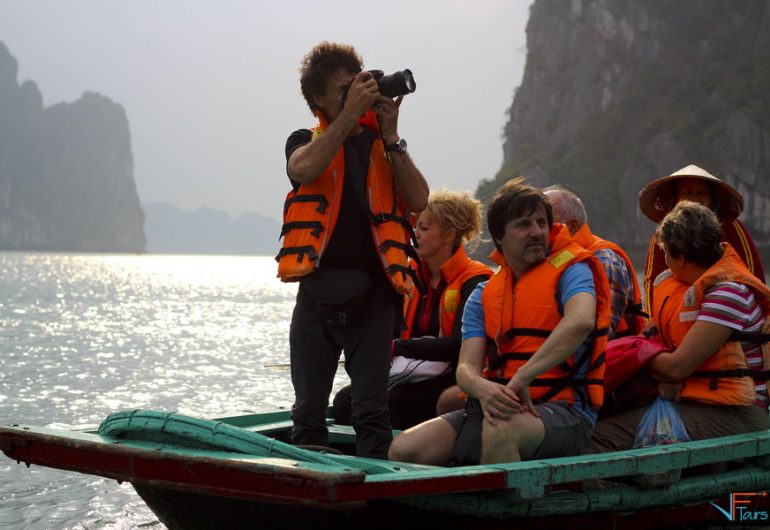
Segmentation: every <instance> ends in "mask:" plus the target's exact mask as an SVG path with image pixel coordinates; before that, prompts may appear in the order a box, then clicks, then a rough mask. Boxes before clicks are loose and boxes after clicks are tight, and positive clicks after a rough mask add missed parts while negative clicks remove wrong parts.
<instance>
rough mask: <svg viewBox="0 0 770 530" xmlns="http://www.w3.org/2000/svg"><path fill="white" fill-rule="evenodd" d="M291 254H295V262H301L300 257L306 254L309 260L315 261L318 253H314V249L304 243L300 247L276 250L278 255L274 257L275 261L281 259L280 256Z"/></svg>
mask: <svg viewBox="0 0 770 530" xmlns="http://www.w3.org/2000/svg"><path fill="white" fill-rule="evenodd" d="M291 254H297V263H302V259H303V258H304V257H305V256H307V257H308V259H310V261H315V260H317V259H318V254H317V253H316V251H315V249H314V248H313V247H312V246H310V245H305V246H302V247H284V248H282V249H281V250H280V252H278V255H277V256H276V257H275V261H281V258H283V257H284V256H289V255H291Z"/></svg>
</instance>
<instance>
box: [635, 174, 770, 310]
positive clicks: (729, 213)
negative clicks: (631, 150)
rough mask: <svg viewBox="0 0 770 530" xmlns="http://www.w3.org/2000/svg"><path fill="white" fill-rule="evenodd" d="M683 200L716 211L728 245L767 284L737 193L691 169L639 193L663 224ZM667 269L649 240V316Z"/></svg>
mask: <svg viewBox="0 0 770 530" xmlns="http://www.w3.org/2000/svg"><path fill="white" fill-rule="evenodd" d="M682 200H690V201H694V202H698V203H700V204H702V205H704V206H707V207H708V208H710V209H711V210H713V211H714V212H715V213H716V214H717V217H718V218H719V221H720V223H721V225H722V230H723V231H724V233H725V241H727V242H728V243H730V245H732V247H733V248H734V249H735V251H736V252H737V253H738V255H739V256H740V258H741V259H742V260H743V262H744V263H745V264H746V266H747V267H748V269H749V270H750V271H751V272H752V274H754V275H755V276H756V277H757V278H759V279H760V280H762V282H764V281H765V270H764V267H763V266H762V259H761V258H760V257H759V253H758V252H757V247H756V246H755V245H754V241H753V240H752V238H751V235H749V232H748V230H747V229H746V227H745V226H744V224H743V223H742V222H740V221H739V220H738V216H739V215H740V213H741V211H742V210H743V197H742V196H741V194H740V193H738V191H737V190H736V189H735V188H733V187H732V186H730V185H729V184H727V183H726V182H722V181H721V180H719V179H718V178H716V177H715V176H714V175H712V174H711V173H709V172H708V171H706V170H704V169H702V168H699V167H698V166H695V165H689V166H687V167H685V168H682V169H680V170H679V171H677V172H676V173H672V174H671V175H669V176H667V177H661V178H659V179H656V180H654V181H652V182H650V183H649V184H647V186H645V187H644V188H643V189H642V191H640V192H639V208H640V209H641V210H642V213H643V214H644V215H646V216H647V217H649V218H650V219H652V220H653V221H655V222H656V223H658V222H660V221H661V220H662V219H663V218H664V217H665V216H666V214H668V212H670V211H671V210H672V209H673V208H674V206H675V205H676V204H677V203H678V202H679V201H682ZM665 269H666V263H665V258H664V255H663V251H662V250H661V249H660V247H658V246H657V245H656V244H655V236H654V235H653V236H652V238H651V239H650V246H649V248H648V249H647V259H646V260H645V263H644V297H645V307H646V308H647V312H649V311H650V308H651V307H652V282H653V281H654V280H655V278H656V277H657V276H658V274H660V273H661V272H663V271H664V270H665Z"/></svg>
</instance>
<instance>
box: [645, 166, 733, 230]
mask: <svg viewBox="0 0 770 530" xmlns="http://www.w3.org/2000/svg"><path fill="white" fill-rule="evenodd" d="M682 178H695V179H699V180H704V181H706V182H708V183H709V184H710V185H711V190H712V194H713V197H712V200H713V204H712V207H713V209H714V211H715V212H716V214H717V217H719V220H720V221H722V220H725V219H735V218H736V217H738V216H739V215H740V214H741V211H743V197H741V194H740V193H738V191H737V190H736V189H735V188H733V187H732V186H730V185H729V184H727V183H726V182H722V181H721V180H719V179H718V178H716V177H715V176H714V175H712V174H711V173H709V172H708V171H706V170H705V169H702V168H699V167H698V166H696V165H689V166H687V167H684V168H682V169H680V170H679V171H677V172H676V173H672V174H671V175H668V176H667V177H660V178H659V179H656V180H653V181H652V182H650V183H649V184H647V185H646V186H645V187H644V188H642V191H640V192H639V208H640V209H641V210H642V213H643V214H644V215H646V216H647V217H649V218H650V219H652V220H653V221H655V222H656V223H659V222H660V221H662V220H663V218H664V217H665V216H666V214H667V213H668V212H670V211H671V209H672V208H673V207H674V205H675V204H676V197H675V195H674V192H675V187H676V181H677V180H678V179H682Z"/></svg>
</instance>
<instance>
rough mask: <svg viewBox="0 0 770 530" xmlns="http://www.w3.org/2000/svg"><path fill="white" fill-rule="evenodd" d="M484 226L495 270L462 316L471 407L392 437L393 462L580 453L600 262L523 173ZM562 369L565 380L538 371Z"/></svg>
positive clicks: (590, 418)
mask: <svg viewBox="0 0 770 530" xmlns="http://www.w3.org/2000/svg"><path fill="white" fill-rule="evenodd" d="M487 223H488V226H489V233H490V235H491V236H492V239H493V241H494V243H495V246H496V247H497V252H496V254H497V260H498V261H500V263H501V265H502V268H501V270H500V271H498V273H497V274H496V275H495V276H493V277H492V279H490V280H489V282H486V283H483V284H479V286H477V288H476V290H475V291H474V293H473V294H472V295H471V297H470V298H469V299H468V302H467V303H466V306H465V311H464V313H463V330H462V332H463V343H462V349H461V351H460V361H459V364H458V368H457V381H458V384H459V385H460V387H461V388H462V389H463V390H464V391H465V392H466V393H467V394H468V396H469V400H468V407H466V410H465V411H454V412H450V413H448V414H444V415H443V416H441V417H439V418H435V419H433V420H430V421H428V422H426V423H423V424H421V425H419V426H417V427H415V428H413V429H410V430H409V431H408V432H405V433H403V434H401V435H399V436H398V437H396V439H394V441H393V444H392V445H391V448H390V452H389V458H391V459H393V460H402V461H409V462H419V463H426V464H433V465H446V464H447V463H450V462H452V463H454V464H474V463H495V462H512V461H518V460H529V459H534V458H549V457H556V456H568V455H573V454H579V453H580V452H582V450H583V449H584V448H585V447H586V445H587V444H588V442H589V440H590V435H591V430H592V429H593V425H594V423H595V422H596V410H595V408H596V403H595V402H596V395H598V396H601V392H602V390H601V388H597V389H593V390H590V389H589V388H590V386H591V384H592V382H594V381H593V380H594V374H592V373H591V372H590V371H591V370H593V369H595V367H596V361H597V359H596V358H595V357H596V354H595V353H594V351H595V349H594V345H593V342H592V341H593V340H595V339H594V338H593V336H594V333H592V332H593V331H594V330H595V327H596V323H597V321H599V320H601V322H602V323H603V324H607V323H608V322H609V305H608V303H607V302H606V300H602V301H601V303H599V304H597V294H596V293H597V288H596V283H595V282H596V281H601V282H602V285H601V287H602V289H601V292H602V293H606V292H607V291H608V286H607V285H606V281H607V280H606V276H604V273H603V271H602V270H601V265H600V264H599V263H598V262H597V261H596V259H595V258H594V257H593V256H590V255H589V256H585V255H583V254H581V253H585V254H590V253H587V251H585V250H583V249H581V248H580V247H579V246H578V245H576V244H574V243H573V242H572V241H571V239H570V236H569V231H568V230H567V229H566V227H561V226H560V225H557V226H556V227H554V226H553V215H552V212H551V206H550V204H549V203H548V200H547V199H546V197H545V196H544V195H543V193H542V191H541V190H539V189H538V188H535V187H533V186H529V185H527V184H525V183H524V182H523V179H514V180H511V181H509V182H508V183H506V184H505V185H504V186H503V187H502V188H501V189H500V191H498V193H497V195H496V196H495V197H494V198H493V199H492V201H491V203H490V205H489V208H488V211H487ZM577 256H582V258H581V259H582V260H583V261H580V260H576V259H575V258H576V257H577ZM589 263H590V265H589ZM549 282H550V283H549ZM512 289H513V290H512ZM549 289H550V292H549ZM554 290H555V292H554ZM603 297H606V295H603ZM503 300H505V301H503ZM597 307H599V308H600V309H597ZM598 313H600V315H601V319H598V318H597V314H598ZM503 315H506V316H503ZM522 324H524V325H522ZM490 329H495V330H496V331H494V332H492V331H490ZM605 331H606V330H605ZM603 340H604V339H603ZM491 345H494V346H497V347H499V351H501V352H502V353H501V354H499V355H498V354H496V351H497V349H496V348H492V349H490V346H491ZM567 365H569V367H568V368H569V370H567V369H566V367H567ZM561 367H565V368H564V369H565V370H566V371H565V372H564V374H565V375H564V377H563V378H562V380H563V381H566V380H569V381H570V383H569V384H568V385H566V386H565V385H559V384H558V383H559V382H558V381H557V380H555V379H548V378H547V377H545V378H544V377H542V376H543V374H546V373H548V374H549V375H550V374H554V371H558V370H559V369H562V368H561ZM555 381H556V383H554V382H555ZM581 382H582V384H579V383H581ZM598 384H599V387H601V381H599V382H598ZM549 385H550V387H549ZM530 391H531V392H532V394H533V395H536V396H537V397H539V399H536V400H535V402H536V403H537V404H535V403H533V399H532V397H531V395H530ZM592 394H593V395H592Z"/></svg>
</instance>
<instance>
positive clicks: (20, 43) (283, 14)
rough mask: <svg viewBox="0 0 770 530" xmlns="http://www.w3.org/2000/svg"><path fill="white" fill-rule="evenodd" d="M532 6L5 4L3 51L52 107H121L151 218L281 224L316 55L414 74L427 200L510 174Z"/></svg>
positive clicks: (409, 110) (463, 1)
mask: <svg viewBox="0 0 770 530" xmlns="http://www.w3.org/2000/svg"><path fill="white" fill-rule="evenodd" d="M530 3H531V2H530V1H529V0H390V1H378V2H374V1H370V0H324V1H320V0H278V1H274V2H261V1H257V0H252V1H247V0H68V1H59V0H48V1H44V0H0V41H2V42H4V43H5V45H6V46H7V47H8V49H9V51H10V52H11V54H12V55H13V56H14V57H16V59H17V60H18V61H19V82H22V81H24V80H27V79H29V80H33V81H35V82H36V83H37V85H38V87H39V89H40V91H41V92H42V94H43V98H44V102H45V105H46V106H49V105H52V104H55V103H59V102H62V101H64V102H72V101H74V100H76V99H78V98H79V97H80V96H81V95H82V93H83V92H84V91H93V92H98V93H101V94H103V95H105V96H107V97H109V98H110V99H112V100H113V101H116V102H118V103H120V104H122V105H123V106H124V108H125V109H126V113H127V115H128V119H129V123H130V127H131V136H132V142H133V154H134V170H135V173H134V174H135V177H136V183H137V188H138V191H139V197H140V199H141V201H142V202H150V201H163V202H168V203H171V204H174V205H176V206H179V207H182V208H186V209H194V208H198V207H201V206H208V207H212V208H218V209H222V210H226V211H227V212H229V213H230V214H231V215H240V214H242V213H247V212H255V213H259V214H262V215H265V216H269V217H273V218H275V219H278V218H279V217H280V216H281V207H282V204H283V198H284V196H285V194H286V192H287V190H288V188H289V185H288V180H287V177H286V171H285V156H284V145H285V142H286V138H287V137H288V135H289V134H290V133H291V132H292V131H293V130H295V129H299V128H303V127H304V128H309V127H311V126H312V125H313V124H314V118H313V116H312V115H311V114H310V111H309V110H308V108H307V106H306V104H305V102H304V99H303V98H302V96H301V95H300V90H299V74H298V68H299V64H300V61H301V59H302V57H303V56H304V55H305V54H306V53H307V52H308V51H309V50H310V48H312V47H313V45H315V44H316V43H317V42H319V41H321V40H331V41H337V42H346V43H350V44H353V45H354V46H355V47H356V48H357V49H358V51H359V52H360V53H361V55H362V56H363V58H364V64H365V67H367V68H379V69H381V70H385V72H386V73H390V72H393V71H396V70H401V69H403V68H410V69H411V70H412V72H413V73H414V76H415V80H416V81H417V91H416V92H415V93H414V94H411V95H409V96H407V98H406V99H405V100H404V102H403V104H402V106H401V118H400V123H399V132H400V134H401V135H402V136H403V137H404V138H406V139H407V140H408V142H409V150H410V152H411V154H412V157H413V158H414V160H415V162H416V163H417V165H418V167H419V168H420V169H421V170H422V172H423V173H424V174H425V176H426V178H427V179H428V182H429V184H430V185H431V187H434V188H435V187H439V186H446V187H449V188H453V189H461V190H462V189H467V190H471V191H473V190H475V188H476V185H477V183H478V182H479V180H481V179H483V178H490V177H492V176H494V174H495V173H496V171H497V170H498V169H499V168H500V164H501V162H502V140H501V132H502V128H503V126H504V125H505V121H506V110H507V109H508V107H509V106H510V105H511V102H512V98H513V94H514V90H515V88H516V87H517V86H518V85H519V84H520V83H521V77H522V72H523V68H524V62H525V59H526V36H525V31H524V30H525V27H526V23H527V18H528V14H529V5H530Z"/></svg>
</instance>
